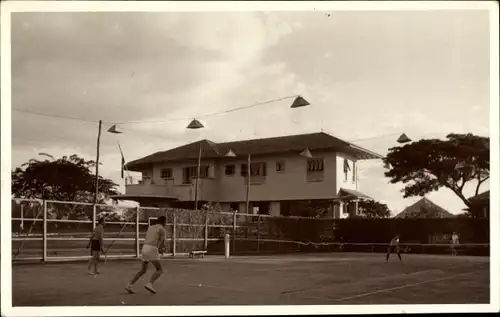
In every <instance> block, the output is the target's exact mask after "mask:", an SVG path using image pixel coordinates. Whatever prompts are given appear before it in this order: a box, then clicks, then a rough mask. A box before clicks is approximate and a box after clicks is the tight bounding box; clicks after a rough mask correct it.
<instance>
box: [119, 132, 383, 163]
mask: <svg viewBox="0 0 500 317" xmlns="http://www.w3.org/2000/svg"><path fill="white" fill-rule="evenodd" d="M200 146H201V151H202V157H203V158H204V159H213V158H223V157H225V155H226V153H228V152H229V151H232V152H233V153H234V154H235V155H236V156H240V157H246V156H247V155H248V154H251V155H253V156H258V155H268V154H277V153H286V152H297V153H300V152H302V151H303V150H304V149H306V148H308V149H309V150H311V151H314V150H332V151H337V152H341V153H345V154H347V155H350V156H353V157H355V158H357V159H380V158H382V156H381V155H380V154H377V153H375V152H372V151H369V150H367V149H364V148H361V147H358V146H356V145H354V144H352V143H349V142H347V141H343V140H341V139H338V138H336V137H334V136H331V135H329V134H327V133H324V132H319V133H309V134H299V135H289V136H280V137H272V138H264V139H254V140H244V141H235V142H223V143H215V142H212V141H209V140H201V141H197V142H193V143H189V144H186V145H182V146H179V147H176V148H174V149H171V150H167V151H162V152H157V153H154V154H151V155H148V156H146V157H143V158H140V159H137V160H135V161H132V162H129V163H127V164H126V167H127V169H128V170H131V171H134V170H138V169H140V168H141V167H145V166H148V165H151V164H154V163H158V162H168V161H183V160H192V159H196V158H197V157H198V151H199V149H200Z"/></svg>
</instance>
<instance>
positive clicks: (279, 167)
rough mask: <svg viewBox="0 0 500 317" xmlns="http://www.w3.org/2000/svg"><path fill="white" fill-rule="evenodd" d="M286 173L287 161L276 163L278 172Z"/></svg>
mask: <svg viewBox="0 0 500 317" xmlns="http://www.w3.org/2000/svg"><path fill="white" fill-rule="evenodd" d="M284 171H285V161H278V162H276V172H284Z"/></svg>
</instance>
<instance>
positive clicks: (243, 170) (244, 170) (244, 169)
mask: <svg viewBox="0 0 500 317" xmlns="http://www.w3.org/2000/svg"><path fill="white" fill-rule="evenodd" d="M240 174H241V176H243V177H246V176H247V174H248V164H241V171H240Z"/></svg>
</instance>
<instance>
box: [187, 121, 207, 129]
mask: <svg viewBox="0 0 500 317" xmlns="http://www.w3.org/2000/svg"><path fill="white" fill-rule="evenodd" d="M203 127H204V126H203V124H201V122H200V121H198V120H196V119H193V120H192V121H191V122H190V123H189V125H188V126H187V128H188V129H201V128H203Z"/></svg>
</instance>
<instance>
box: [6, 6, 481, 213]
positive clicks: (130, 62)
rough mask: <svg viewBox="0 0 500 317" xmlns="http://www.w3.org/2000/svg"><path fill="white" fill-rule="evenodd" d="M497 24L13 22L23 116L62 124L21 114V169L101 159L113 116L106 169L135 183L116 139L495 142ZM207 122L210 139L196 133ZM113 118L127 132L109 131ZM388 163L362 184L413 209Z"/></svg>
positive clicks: (202, 18)
mask: <svg viewBox="0 0 500 317" xmlns="http://www.w3.org/2000/svg"><path fill="white" fill-rule="evenodd" d="M487 14H488V13H487V12H486V11H484V12H483V11H470V10H468V11H441V12H430V11H425V12H424V11H420V12H395V11H391V12H380V11H379V12H340V11H339V12H333V13H332V14H331V16H330V17H326V16H325V14H324V12H210V13H208V12H183V13H179V12H177V13H172V12H158V13H146V12H142V13H138V12H131V13H126V12H99V13H96V12H93V13H69V12H67V13H14V14H13V15H12V107H13V108H14V109H25V110H28V111H32V112H40V113H47V114H50V115H52V117H51V116H40V115H35V114H28V113H25V112H19V111H14V112H12V135H13V140H12V142H13V153H12V154H13V165H14V166H18V165H20V164H22V163H23V162H24V161H26V160H27V159H29V158H31V157H33V155H35V152H38V151H42V152H48V153H51V154H53V155H55V156H61V155H67V154H72V153H78V154H81V155H82V156H84V157H85V158H87V159H93V158H94V156H95V153H96V136H97V121H98V120H103V121H104V125H103V134H102V137H101V159H102V162H103V164H104V165H103V167H102V169H101V171H102V173H103V175H109V177H111V178H113V179H114V180H115V181H117V182H119V183H120V184H123V182H122V181H121V180H120V179H117V177H118V175H119V167H120V156H119V151H118V148H117V144H116V142H117V141H119V142H120V144H121V145H122V148H123V150H124V154H125V156H126V158H127V160H133V159H136V158H139V157H142V156H145V155H148V154H151V153H153V152H156V151H161V150H165V149H168V148H171V147H174V146H178V145H182V144H184V143H187V142H192V141H195V140H198V139H200V138H207V139H211V140H213V141H216V142H220V141H227V140H237V139H247V138H252V137H270V136H277V135H285V134H294V133H304V132H317V131H321V130H324V131H325V132H329V133H331V134H333V135H335V136H338V137H341V138H345V139H347V140H352V139H360V138H361V139H363V138H372V139H366V140H360V141H359V142H356V143H358V144H359V145H361V146H364V147H366V148H369V149H371V150H373V151H376V152H379V153H382V154H385V153H386V152H387V149H388V148H389V147H391V146H393V145H395V139H396V138H397V136H398V135H397V134H398V133H402V132H406V133H407V134H408V135H409V136H410V138H412V139H418V138H422V137H429V136H432V137H434V136H440V137H441V136H444V135H445V134H446V133H448V132H459V133H460V132H473V133H477V134H483V135H487V134H488V133H489V124H488V121H489V63H488V59H489V55H488V54H489V44H488V43H489V38H488V37H489V34H488V27H489V26H488V17H487ZM299 94H300V95H302V96H304V97H305V98H306V99H307V100H308V101H309V102H310V103H311V107H309V108H303V109H295V110H291V109H290V108H289V106H290V103H291V102H292V100H293V99H292V98H290V99H285V100H281V101H278V102H274V103H269V104H266V105H262V106H259V107H255V108H250V109H247V110H242V111H238V112H232V113H227V114H223V115H218V116H210V117H204V116H203V115H204V114H210V113H213V112H218V111H223V110H226V109H232V108H236V107H243V106H248V105H252V104H255V103H258V102H264V101H268V100H273V99H279V98H282V97H285V96H293V95H299ZM57 116H62V117H73V118H78V119H80V120H65V119H62V118H58V117H57ZM193 117H197V118H200V119H202V120H204V122H205V123H206V129H202V130H199V131H188V130H186V129H185V127H186V126H187V124H188V123H189V120H190V119H191V118H193ZM174 119H178V120H174ZM130 121H133V122H135V123H131V122H130ZM137 121H140V122H142V123H137ZM113 123H120V124H119V127H120V128H121V129H122V130H123V131H124V134H122V135H114V134H108V133H106V132H105V130H106V129H107V128H108V127H109V126H110V125H111V124H113ZM373 137H374V138H373ZM370 164H375V165H370ZM377 164H378V163H373V162H365V163H362V164H361V165H362V166H366V168H367V169H366V172H362V174H363V181H362V184H361V189H362V190H363V191H366V193H367V194H370V195H371V196H373V197H375V198H377V199H380V200H383V201H386V202H388V204H389V206H390V207H392V208H396V209H402V208H404V205H406V204H409V203H408V201H407V200H403V199H402V198H401V194H400V192H399V188H398V187H397V186H396V185H388V184H387V180H386V179H385V178H384V177H383V169H382V167H380V166H378V165H377ZM122 190H123V188H122ZM433 195H434V194H433ZM436 195H437V196H436V197H437V198H435V199H436V200H437V201H436V202H437V203H439V202H440V201H444V199H448V198H449V196H447V194H446V193H444V194H441V193H438V194H436ZM433 197H434V196H433ZM443 197H444V198H443ZM450 201H451V203H443V207H446V204H448V205H449V204H451V205H453V206H459V205H460V202H459V201H457V200H456V199H450ZM453 208H454V209H457V208H459V207H453Z"/></svg>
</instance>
